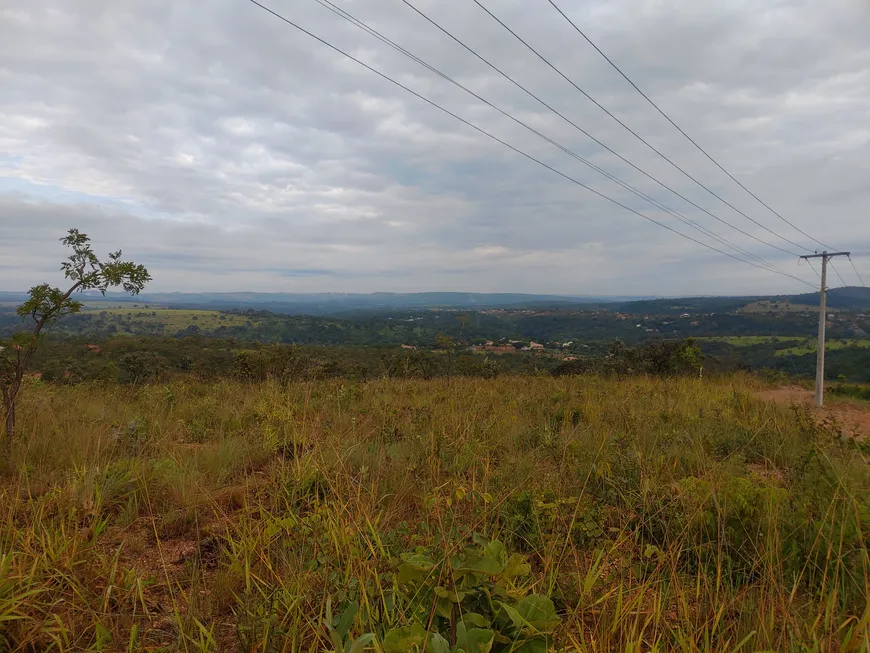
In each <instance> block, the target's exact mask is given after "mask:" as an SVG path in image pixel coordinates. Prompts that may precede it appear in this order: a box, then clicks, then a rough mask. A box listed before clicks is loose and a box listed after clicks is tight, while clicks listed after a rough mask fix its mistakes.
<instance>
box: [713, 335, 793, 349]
mask: <svg viewBox="0 0 870 653" xmlns="http://www.w3.org/2000/svg"><path fill="white" fill-rule="evenodd" d="M697 340H699V341H707V342H724V343H726V344H729V345H732V346H734V347H751V346H753V345H763V344H767V343H782V342H795V343H799V342H804V341H805V340H806V338H795V337H794V336H707V337H699V338H697Z"/></svg>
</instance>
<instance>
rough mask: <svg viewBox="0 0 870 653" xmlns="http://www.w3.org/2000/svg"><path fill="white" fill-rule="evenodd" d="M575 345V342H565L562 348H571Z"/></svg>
mask: <svg viewBox="0 0 870 653" xmlns="http://www.w3.org/2000/svg"><path fill="white" fill-rule="evenodd" d="M573 344H574V341H573V340H572V341H571V342H563V343H562V347H570V346H571V345H573Z"/></svg>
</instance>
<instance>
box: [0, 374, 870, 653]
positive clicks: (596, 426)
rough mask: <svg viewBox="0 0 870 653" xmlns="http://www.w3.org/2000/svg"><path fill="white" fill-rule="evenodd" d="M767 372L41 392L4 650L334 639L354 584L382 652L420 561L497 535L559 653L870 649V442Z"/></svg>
mask: <svg viewBox="0 0 870 653" xmlns="http://www.w3.org/2000/svg"><path fill="white" fill-rule="evenodd" d="M757 390H758V388H757V387H756V386H755V385H754V382H753V381H751V380H750V379H747V378H743V377H735V378H727V379H719V380H711V381H707V382H701V381H697V380H667V381H663V380H654V379H645V378H643V379H628V380H609V379H601V378H594V377H590V378H586V377H582V378H581V377H577V378H560V379H552V378H549V377H541V378H511V377H506V378H499V379H496V380H491V381H484V380H464V379H459V380H456V379H454V380H453V381H452V382H449V381H448V380H436V381H428V382H426V381H402V380H399V381H396V380H393V381H378V382H369V383H365V384H357V383H350V382H343V381H324V382H316V383H311V384H296V385H290V386H287V387H282V386H280V385H278V384H263V385H254V386H247V385H241V384H232V383H217V384H212V385H210V384H196V383H173V384H169V385H161V386H153V387H143V388H139V389H130V388H120V387H114V386H110V387H98V386H77V387H48V386H34V387H32V388H28V389H27V390H26V393H25V394H26V397H25V402H24V404H23V406H22V410H21V417H20V423H21V438H20V439H19V441H18V442H17V443H16V447H15V452H14V458H15V460H14V464H15V469H16V472H15V473H14V474H9V475H7V477H6V478H5V479H3V480H2V484H0V520H2V524H0V650H6V649H8V650H12V651H36V650H58V651H82V650H92V651H122V650H130V651H133V650H135V651H140V650H154V651H156V650H162V651H204V650H210V651H216V650H221V651H233V650H239V651H263V652H265V651H319V650H333V646H332V644H331V642H330V639H329V637H328V635H327V631H326V629H325V627H324V625H323V619H324V615H325V612H326V609H327V605H331V606H334V607H335V608H336V610H337V611H340V607H341V606H342V605H344V604H346V603H348V602H350V601H358V602H359V604H360V605H361V609H360V612H359V614H358V615H357V617H356V619H355V621H354V624H353V627H352V633H354V634H356V635H360V634H362V633H365V632H373V633H375V634H376V635H378V638H379V639H376V640H375V641H374V642H373V643H372V644H371V645H370V646H371V648H375V647H377V646H379V644H378V641H379V640H380V638H381V637H382V636H383V633H384V632H385V631H386V629H387V628H389V627H391V626H394V625H398V624H402V623H404V620H405V619H406V614H405V613H404V611H403V607H402V605H401V604H400V603H399V602H397V601H396V599H395V592H394V589H395V587H394V576H393V572H394V571H395V568H396V559H397V557H398V555H399V554H400V553H402V552H405V551H409V550H412V549H414V548H415V547H424V548H425V549H426V550H427V551H428V552H429V553H430V555H446V554H448V553H449V552H450V551H453V550H454V549H455V547H457V546H461V545H463V544H465V543H466V542H468V541H469V540H470V539H471V535H472V534H473V533H477V534H479V535H481V536H483V537H485V538H487V539H492V538H498V539H500V540H501V541H503V542H504V543H505V544H506V545H507V546H508V548H509V549H510V550H511V551H515V552H519V553H521V554H523V555H524V556H526V558H527V560H528V562H529V563H530V564H531V566H532V573H533V576H532V577H533V585H534V591H536V592H538V593H543V594H547V595H549V596H550V597H551V598H552V599H553V600H554V602H555V603H556V605H557V607H558V609H559V611H560V615H561V616H562V619H563V621H562V625H561V627H560V630H559V632H558V634H557V638H556V646H557V647H558V648H560V649H571V650H578V651H590V652H592V651H596V652H597V651H601V652H604V651H653V650H659V651H663V650H679V651H736V650H742V651H761V650H776V651H781V650H791V651H820V652H821V651H868V650H870V648H868V646H870V645H868V636H870V635H868V633H870V630H868V619H870V617H868V611H867V594H868V556H867V551H866V547H865V543H866V537H867V534H868V526H867V523H868V519H870V503H868V500H867V498H866V497H867V496H868V495H867V491H868V489H870V474H868V469H867V465H866V462H865V460H864V456H863V455H862V453H861V452H860V451H859V450H857V449H856V446H855V444H854V443H853V442H850V441H842V440H839V439H838V438H837V437H836V435H835V434H832V433H828V432H826V431H825V430H823V429H821V428H820V427H818V426H817V425H816V423H815V421H814V420H813V419H812V418H811V417H810V416H809V415H808V414H807V413H805V412H803V411H802V409H796V408H784V407H780V406H775V405H772V404H767V403H764V402H761V401H759V400H757V399H755V398H754V393H755V392H756V391H757ZM327 599H329V602H327ZM4 638H5V639H4ZM4 646H5V647H6V649H4V648H3V647H4Z"/></svg>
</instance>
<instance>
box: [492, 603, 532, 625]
mask: <svg viewBox="0 0 870 653" xmlns="http://www.w3.org/2000/svg"><path fill="white" fill-rule="evenodd" d="M496 605H497V606H498V607H499V608H500V609H501V611H502V612H503V613H504V614H506V615H507V616H508V619H509V620H510V622H511V623H512V624H513V626H514V629H516V630H517V631H518V632H523V630H524V629H526V628H528V627H529V622H528V621H526V620H525V619H524V618H523V615H521V614H520V613H519V612H517V611H516V610H515V609H514V608H513V607H512V606H510V605H508V604H507V603H503V602H496Z"/></svg>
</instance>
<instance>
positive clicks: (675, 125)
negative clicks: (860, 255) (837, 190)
mask: <svg viewBox="0 0 870 653" xmlns="http://www.w3.org/2000/svg"><path fill="white" fill-rule="evenodd" d="M547 1H548V2H549V3H550V4H551V5H553V7H554V8H555V9H556V11H558V12H559V13H560V14H561V15H562V17H563V18H564V19H565V20H567V21H568V22H569V23H570V24H571V27H573V28H574V29H575V30H577V33H578V34H580V36H582V37H583V38H584V39H586V41H587V43H589V45H591V46H592V47H593V48H595V50H596V51H597V52H598V54H600V55H601V56H602V57H604V59H605V60H606V61H607V63H609V64H610V65H611V66H613V69H614V70H616V72H618V73H619V74H620V75H622V77H623V78H624V79H625V81H627V82H628V83H629V84H631V85H632V86H633V87H634V90H636V91H637V92H638V93H640V94H641V95H642V96H643V98H644V99H645V100H646V101H647V102H649V103H650V104H651V105H652V106H653V108H655V110H656V111H658V112H659V113H660V114H661V115H662V116H663V117H664V118H665V120H667V121H668V122H669V123H671V124H672V125H673V126H674V127H675V128H676V129H677V131H678V132H680V133H681V134H682V135H683V136H685V137H686V138H687V139H688V141H689V142H690V143H691V144H692V145H694V146H695V147H696V148H698V150H700V151H701V153H702V154H703V155H704V156H706V157H707V158H708V159H710V161H712V162H713V164H714V165H715V166H716V167H717V168H719V170H721V171H722V172H724V173H725V174H726V175H728V176H729V177H730V178H731V180H732V181H733V182H734V183H736V184H737V185H738V186H740V188H742V189H743V190H745V191H746V192H747V193H749V194H750V195H752V197H754V198H755V199H756V200H757V201H758V202H759V203H760V204H761V205H762V206H764V207H765V208H766V209H767V210H768V211H770V212H771V213H773V214H774V215H775V216H776V217H778V218H779V219H780V220H782V221H783V222H785V223H786V224H787V225H789V226H790V227H791V228H793V229H795V230H796V231H798V232H799V233H801V234H803V235H804V236H806V237H807V238H809V239H810V240H812V241H813V242H816V243H818V244H819V245H821V246H822V247H825V248H826V249H834V248H833V247H831V246H830V245H825V243H823V242H822V241H820V240H816V239H815V238H813V237H812V236H810V235H809V234H808V233H807V232H805V231H804V230H803V229H801V228H800V227H798V226H797V225H795V224H794V223H792V222H790V221H789V220H787V219H786V218H785V217H783V216H782V215H780V214H779V213H778V212H776V211H774V210H773V208H771V207H770V206H769V205H768V204H767V203H766V202H765V201H764V200H762V199H761V198H760V197H758V195H756V194H755V193H753V192H752V191H751V190H749V189H748V188H747V187H746V186H744V185H743V184H742V183H741V182H740V180H738V179H737V178H736V177H735V176H734V175H732V174H731V173H730V172H728V170H726V169H725V168H724V167H723V166H722V165H721V164H720V163H719V162H718V161H717V160H716V159H714V158H713V157H712V156H710V154H708V153H707V151H706V150H705V149H704V148H703V147H701V146H700V145H698V143H697V142H696V141H695V139H693V138H692V137H691V136H689V135H688V134H687V133H686V132H685V131H683V129H682V128H681V127H680V126H679V125H678V124H677V123H675V122H674V121H673V120H672V119H671V117H670V116H669V115H668V114H666V113H665V112H664V111H662V110H661V109H660V108H659V106H658V105H657V104H656V103H655V102H653V101H652V99H651V98H650V97H649V96H648V95H647V94H646V93H644V92H643V91H642V90H640V88H638V86H637V84H635V83H634V82H633V81H632V80H631V79H630V78H629V76H628V75H626V74H625V73H624V72H622V69H620V67H619V66H617V65H616V64H615V63H614V62H613V61H612V60H611V59H610V57H608V56H607V55H606V54H604V52H602V50H601V48H599V47H598V46H597V45H596V44H595V43H594V42H593V41H592V39H590V38H589V37H588V36H586V34H585V32H583V30H581V29H580V28H579V27H578V26H577V24H576V23H575V22H574V21H573V20H571V19H570V18H569V17H568V16H567V15H566V14H565V12H564V11H562V10H561V9H560V8H559V6H558V5H557V4H556V3H555V2H553V0H547Z"/></svg>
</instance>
